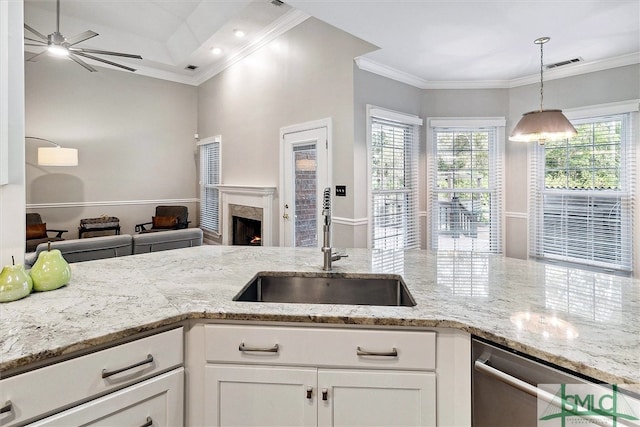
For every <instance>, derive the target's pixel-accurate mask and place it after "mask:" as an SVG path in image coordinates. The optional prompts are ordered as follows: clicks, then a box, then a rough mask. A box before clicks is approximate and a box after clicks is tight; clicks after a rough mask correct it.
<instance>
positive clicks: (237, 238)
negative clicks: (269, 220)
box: [233, 215, 262, 246]
mask: <svg viewBox="0 0 640 427" xmlns="http://www.w3.org/2000/svg"><path fill="white" fill-rule="evenodd" d="M261 236H262V221H258V220H255V219H250V218H244V217H241V216H235V215H234V216H233V244H234V245H239V246H262V237H261Z"/></svg>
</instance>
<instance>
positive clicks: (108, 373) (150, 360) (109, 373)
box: [102, 354, 153, 378]
mask: <svg viewBox="0 0 640 427" xmlns="http://www.w3.org/2000/svg"><path fill="white" fill-rule="evenodd" d="M148 363H153V356H152V355H150V354H147V358H146V359H144V360H143V361H141V362H138V363H134V364H133V365H129V366H125V367H124V368H120V369H114V370H113V371H107V370H106V369H103V370H102V378H109V377H110V376H112V375H116V374H119V373H121V372H124V371H128V370H129V369H133V368H137V367H138V366H142V365H146V364H148Z"/></svg>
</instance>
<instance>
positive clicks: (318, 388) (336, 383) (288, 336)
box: [189, 325, 436, 426]
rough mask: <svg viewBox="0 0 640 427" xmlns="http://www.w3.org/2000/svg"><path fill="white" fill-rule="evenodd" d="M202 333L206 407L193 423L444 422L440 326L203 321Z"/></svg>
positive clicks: (353, 424) (246, 424) (201, 407)
mask: <svg viewBox="0 0 640 427" xmlns="http://www.w3.org/2000/svg"><path fill="white" fill-rule="evenodd" d="M203 335H204V346H203V349H202V350H204V356H205V357H204V359H205V367H204V379H203V381H202V384H200V386H201V387H202V391H203V396H204V398H203V401H202V404H201V405H196V406H198V407H197V408H195V411H196V412H197V411H202V412H203V417H202V419H200V417H199V416H198V414H197V413H196V414H194V415H193V417H192V418H191V419H190V422H189V424H190V425H193V426H195V425H206V426H286V425H291V426H307V425H312V426H315V425H323V426H334V425H343V426H357V425H360V426H393V425H398V426H411V425H414V426H434V425H436V373H435V372H434V370H435V356H436V348H435V336H436V334H435V333H434V332H428V331H420V332H415V331H411V332H409V331H399V330H395V331H389V330H386V331H382V330H364V329H361V330H357V329H331V328H304V327H270V326H252V325H247V326H240V325H205V326H204V331H203ZM198 385H199V383H198V382H197V381H196V383H195V384H194V387H198ZM197 393H198V392H197V391H194V392H193V395H194V396H195V395H197Z"/></svg>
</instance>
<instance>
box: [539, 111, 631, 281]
mask: <svg viewBox="0 0 640 427" xmlns="http://www.w3.org/2000/svg"><path fill="white" fill-rule="evenodd" d="M570 118H571V116H570ZM631 121H632V117H631V114H630V113H622V114H611V115H604V116H596V117H589V118H583V119H573V120H571V122H572V123H573V125H574V126H575V128H576V130H577V131H578V135H577V136H575V137H573V138H571V139H568V140H562V141H556V142H547V143H546V144H545V145H543V146H540V145H537V146H536V147H535V149H534V150H535V154H534V155H532V156H531V157H532V160H533V164H532V168H531V169H532V178H533V179H534V182H533V183H532V184H533V186H534V188H535V191H533V192H532V194H531V202H530V206H531V209H532V212H531V217H532V218H535V220H532V221H531V237H532V239H531V253H532V256H534V257H537V258H541V259H547V260H559V261H565V262H571V263H577V264H584V265H589V266H595V267H601V268H606V269H614V270H620V271H625V272H631V271H632V246H633V240H632V236H633V229H632V218H633V199H634V194H633V183H634V175H635V162H634V156H635V154H634V150H633V146H634V143H633V140H632V135H633V132H632V130H631V129H632V127H631Z"/></svg>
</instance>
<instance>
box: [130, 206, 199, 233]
mask: <svg viewBox="0 0 640 427" xmlns="http://www.w3.org/2000/svg"><path fill="white" fill-rule="evenodd" d="M188 216H189V210H188V209H187V207H186V206H171V205H161V206H156V214H155V216H153V217H152V218H151V222H145V223H142V224H136V228H135V230H136V232H137V233H152V232H156V231H166V230H179V229H182V228H187V227H189V222H191V221H188V220H187V218H188ZM148 226H151V227H149V228H147V227H148Z"/></svg>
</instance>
